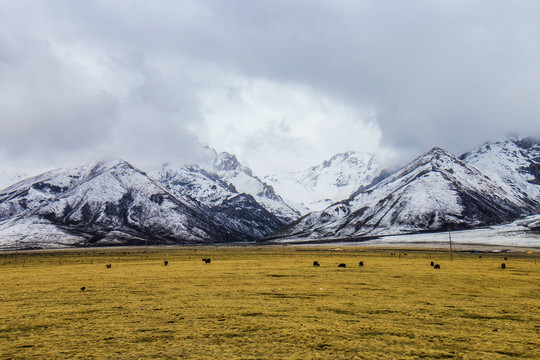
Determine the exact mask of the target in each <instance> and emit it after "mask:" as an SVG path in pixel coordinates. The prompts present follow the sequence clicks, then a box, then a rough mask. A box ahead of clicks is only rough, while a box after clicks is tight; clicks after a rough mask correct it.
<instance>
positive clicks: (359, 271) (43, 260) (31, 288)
mask: <svg viewBox="0 0 540 360" xmlns="http://www.w3.org/2000/svg"><path fill="white" fill-rule="evenodd" d="M391 253H395V255H391ZM405 253H406V254H407V255H404V254H405ZM479 256H482V258H479ZM167 257H168V259H169V265H168V266H166V267H165V266H164V264H163V260H165V259H166V258H167ZM205 257H209V258H211V259H212V262H211V264H208V265H206V264H204V262H202V261H201V259H202V258H205ZM503 257H508V260H506V261H504V260H503ZM314 260H317V261H319V262H320V264H321V266H320V267H313V266H312V263H313V261H314ZM359 261H363V262H364V267H363V268H360V267H359V266H358V263H359ZM430 261H435V262H436V263H438V264H440V265H441V270H434V269H433V268H432V267H431V266H430ZM109 262H110V263H111V264H112V267H111V268H110V269H106V267H105V264H106V263H109ZM502 262H505V263H506V265H507V268H506V269H505V270H502V269H501V266H500V265H501V263H502ZM339 263H346V264H347V267H346V268H338V267H337V264H339ZM0 286H1V288H0V358H1V359H62V358H66V359H67V358H70V359H71V358H80V359H90V358H91V359H135V358H138V359H140V358H143V359H144V358H187V359H197V358H201V359H420V358H427V359H443V358H448V359H511V358H524V359H527V358H528V359H539V358H540V310H539V309H540V256H539V254H538V253H535V254H532V255H525V254H522V253H509V254H506V253H505V254H503V253H501V254H469V253H460V254H457V255H455V257H454V260H453V261H450V257H449V255H448V253H443V252H437V251H429V250H421V251H415V250H412V249H409V250H401V251H399V250H389V249H385V250H382V249H366V248H352V247H351V248H343V251H339V252H336V251H331V250H330V248H329V247H314V248H308V247H285V248H281V247H261V248H258V247H246V248H232V247H216V248H201V247H197V248H195V247H194V248H160V249H151V250H149V252H148V253H145V252H144V249H109V250H101V249H99V250H96V249H91V250H74V251H61V252H34V253H23V254H21V253H19V254H13V253H4V254H0ZM83 286H84V287H85V288H86V289H85V290H84V291H82V290H81V287H83Z"/></svg>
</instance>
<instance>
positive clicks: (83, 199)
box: [0, 160, 265, 247]
mask: <svg viewBox="0 0 540 360" xmlns="http://www.w3.org/2000/svg"><path fill="white" fill-rule="evenodd" d="M224 203H225V204H224ZM199 205H200V204H199V203H198V201H196V200H195V199H192V198H188V197H181V196H180V194H178V193H176V192H172V191H169V190H167V189H166V188H165V186H163V185H162V184H161V183H160V182H158V181H157V180H154V179H152V178H150V177H148V176H147V175H146V173H144V172H142V171H140V170H138V169H136V168H134V167H133V166H131V165H130V164H128V163H126V162H124V161H121V160H112V161H108V162H99V163H94V164H85V165H82V166H80V167H77V168H71V169H58V170H54V171H50V172H47V173H45V174H42V175H39V176H36V177H33V178H30V179H27V180H23V181H21V182H19V183H17V184H14V185H12V186H10V187H8V188H6V189H4V190H2V191H1V192H0V239H1V240H0V242H1V245H2V246H3V247H10V246H13V245H14V244H15V243H18V245H19V246H21V247H50V246H53V247H54V246H59V245H70V246H87V245H111V244H130V245H136V244H139V245H140V244H144V243H146V242H147V241H148V242H149V243H150V244H178V243H197V242H198V243H214V242H232V241H246V240H253V239H254V238H255V237H254V236H253V233H252V232H251V233H246V232H244V231H242V230H243V228H241V227H239V226H237V225H238V224H233V225H232V226H231V224H229V223H223V222H221V221H220V218H219V217H216V216H215V214H213V213H212V212H210V211H209V209H208V208H205V207H201V206H199ZM220 205H221V206H222V207H223V208H224V209H223V211H227V209H230V208H231V207H232V208H234V209H240V211H241V210H244V209H245V208H246V209H248V208H249V210H246V211H248V212H252V211H253V212H255V213H257V212H259V213H260V212H265V210H264V209H262V208H261V207H260V206H258V204H257V203H256V202H254V201H250V199H246V197H240V198H235V197H232V198H226V199H225V200H224V201H223V202H222V203H221V204H220ZM238 217H239V215H236V218H238ZM231 218H232V217H231ZM253 218H255V219H254V220H253ZM251 220H253V222H252V221H251ZM258 221H259V220H258V219H257V218H256V216H252V218H251V219H248V220H246V223H245V224H244V225H245V227H253V228H256V229H258V226H259V224H258ZM259 228H260V227H259Z"/></svg>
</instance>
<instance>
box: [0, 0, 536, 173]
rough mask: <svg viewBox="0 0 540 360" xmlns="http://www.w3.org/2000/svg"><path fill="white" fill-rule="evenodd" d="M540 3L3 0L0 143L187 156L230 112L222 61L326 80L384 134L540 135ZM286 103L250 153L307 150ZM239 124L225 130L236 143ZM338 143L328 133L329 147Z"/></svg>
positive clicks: (412, 141) (458, 148)
mask: <svg viewBox="0 0 540 360" xmlns="http://www.w3.org/2000/svg"><path fill="white" fill-rule="evenodd" d="M539 10H540V3H538V2H537V1H514V2H509V1H502V0H501V1H407V2H381V1H338V2H329V1H296V2H290V1H249V2H246V1H234V0H233V1H180V2H170V1H153V2H143V1H140V2H131V1H130V2H128V1H125V2H124V1H116V2H113V3H111V2H100V1H97V2H87V1H73V2H64V1H42V2H38V1H31V2H30V1H12V2H9V1H8V2H4V3H3V5H2V9H0V24H2V25H0V96H1V99H2V100H0V114H2V115H1V118H0V123H1V125H2V127H3V128H4V129H5V131H4V132H3V134H1V135H0V141H1V144H0V154H3V158H4V161H9V160H14V159H22V158H27V159H29V158H33V157H38V158H39V157H41V158H42V159H41V161H46V159H47V158H51V157H56V158H59V157H60V158H66V159H68V158H72V159H74V160H76V159H77V158H78V157H81V156H91V155H94V154H111V155H113V156H117V155H118V156H122V157H126V158H133V159H135V160H137V159H140V161H153V160H154V159H165V158H168V159H169V160H178V161H182V160H185V161H188V160H190V159H193V158H195V157H196V154H195V151H194V150H193V149H194V148H196V147H197V146H198V144H199V142H200V141H201V139H205V132H206V131H210V130H211V129H208V127H209V126H215V125H216V122H215V121H220V120H215V121H214V122H212V121H209V120H208V119H205V118H204V114H205V113H208V111H204V110H205V109H203V108H202V106H203V104H204V106H215V107H217V108H214V109H212V111H211V113H213V114H217V113H219V112H220V108H219V106H221V105H223V102H216V103H211V102H208V101H206V100H205V99H206V98H207V96H208V95H207V94H208V93H212V92H213V91H214V90H215V89H216V88H219V89H221V90H219V91H222V89H223V88H224V87H227V85H226V84H224V83H223V81H222V78H223V77H222V76H217V77H215V78H214V76H213V75H212V74H221V75H224V76H228V75H231V76H232V77H236V78H242V79H248V80H249V79H253V80H254V81H259V80H261V79H262V80H264V81H268V82H271V83H272V84H274V85H273V87H274V88H276V89H277V90H276V91H280V90H279V89H280V86H283V88H284V89H286V88H287V89H288V88H290V86H300V87H303V88H305V89H309V91H307V92H306V94H307V95H306V96H308V95H309V94H318V95H316V96H314V97H313V99H314V100H313V101H316V100H317V99H319V97H325V98H327V99H330V100H329V101H332V102H333V103H334V104H336V107H340V106H343V107H346V108H348V109H353V110H354V111H356V112H357V113H359V114H360V113H364V112H366V111H368V112H372V111H373V112H374V114H375V115H374V116H373V117H370V118H369V119H365V118H362V117H358V118H357V120H356V121H357V122H359V124H360V125H361V124H371V123H375V124H376V126H378V128H379V129H380V132H381V134H382V140H381V141H382V143H381V144H380V147H390V148H393V149H395V150H396V151H397V152H401V153H406V154H411V155H412V154H414V153H417V152H419V151H424V150H426V149H428V148H429V147H431V146H435V145H437V146H441V147H444V148H447V149H448V150H450V151H452V152H455V153H457V154H459V153H461V152H464V151H467V150H469V149H470V148H472V147H474V146H476V145H479V144H480V143H482V142H484V141H486V140H490V139H496V138H500V137H503V136H505V135H507V134H509V133H512V134H516V133H517V134H522V135H533V136H540V121H538V119H537V118H536V117H537V114H538V113H539V112H540V102H538V101H537V100H536V94H538V93H539V92H540V72H539V71H538V64H539V63H540V45H539V43H538V40H537V39H538V38H540V25H539V23H538V21H537V16H536V15H537V14H538V13H539ZM216 79H218V80H216ZM232 88H234V86H233V87H232ZM247 88H248V89H250V87H247ZM252 98H253V99H256V101H258V102H259V103H255V104H250V109H251V110H250V111H251V113H253V122H258V121H260V120H259V118H258V117H257V109H260V110H261V111H262V110H264V109H268V108H269V107H271V106H270V105H272V104H270V105H269V104H268V103H267V102H266V101H267V100H265V98H264V97H257V96H254V97H252ZM230 102H232V103H234V102H236V103H237V104H239V105H241V104H242V100H235V98H234V97H231V98H230ZM292 103H293V104H294V102H292ZM274 108H277V110H276V111H275V113H273V114H272V116H275V119H273V120H272V121H274V122H276V121H277V122H281V121H285V122H286V123H285V124H284V126H283V127H282V128H280V129H275V130H272V129H269V128H268V124H269V123H272V121H270V120H268V121H266V122H262V123H261V125H260V131H259V133H258V135H257V136H255V137H254V138H253V139H251V140H246V141H244V142H243V143H244V144H245V145H242V146H245V148H244V151H242V150H241V151H240V152H241V153H242V154H243V156H244V158H245V159H246V160H247V161H248V162H250V163H252V164H253V163H255V162H257V159H255V158H250V157H249V156H250V155H249V154H250V153H251V154H255V153H257V151H252V149H265V150H264V151H265V153H266V154H271V153H272V149H273V147H272V146H273V144H279V145H275V146H279V148H280V149H281V150H280V152H279V154H277V153H276V156H280V157H283V153H284V151H285V149H287V144H288V143H290V150H291V152H295V153H298V152H299V151H301V149H299V147H300V146H299V144H302V142H303V141H305V140H306V139H301V138H299V137H298V134H292V133H291V132H290V131H292V130H288V129H295V126H294V124H293V123H294V120H292V119H290V116H291V115H290V114H291V111H289V112H288V113H287V114H289V117H285V116H280V113H279V111H278V110H279V104H278V106H275V107H274ZM332 108H333V107H332ZM206 110H207V109H206ZM234 114H235V113H233V114H232V115H234ZM308 115H309V114H306V113H305V112H301V113H299V114H298V116H308ZM260 116H261V118H263V117H264V116H267V114H265V115H260ZM283 119H285V120H283ZM228 121H231V122H234V121H235V120H234V119H229V120H228ZM329 121H332V119H329ZM288 122H290V124H291V126H289V124H288ZM336 122H337V123H339V124H342V123H343V124H345V123H346V121H344V120H342V119H340V120H336ZM205 127H206V131H205ZM231 128H234V127H231ZM357 128H358V129H360V128H362V126H358V127H357ZM365 128H366V129H368V128H369V126H365ZM257 131H258V130H257V129H256V128H255V129H254V130H253V132H254V133H255V132H257ZM366 131H368V130H366ZM366 134H367V135H366ZM324 135H325V134H324V133H321V134H318V135H313V139H324ZM235 136H236V134H235V133H227V131H226V129H224V130H223V136H222V137H223V138H224V139H226V138H227V139H229V140H228V141H229V142H232V141H234V137H235ZM306 136H307V135H306ZM351 136H357V137H359V138H361V136H360V135H359V134H358V133H355V134H351ZM364 136H369V133H367V132H366V133H365V134H364ZM265 139H266V140H265ZM295 139H296V140H295ZM351 139H353V138H351ZM314 141H315V140H314ZM145 142H148V145H147V146H141V144H144V143H145ZM350 142H351V143H352V141H350ZM335 143H336V141H327V142H324V141H323V142H321V145H320V146H321V147H325V146H326V147H328V148H329V149H328V152H331V150H332V149H330V147H332V146H335ZM346 143H348V142H346ZM210 145H214V146H215V145H216V144H210ZM218 150H220V149H218ZM363 150H364V149H363ZM373 150H378V148H376V147H374V148H373ZM306 151H309V150H308V149H307V150H306ZM320 154H322V152H321V153H320ZM321 156H322V155H321ZM301 157H302V158H305V159H306V162H309V160H307V159H309V154H304V155H303V156H301ZM171 158H172V159H171ZM276 159H277V158H276ZM276 159H271V160H269V159H268V158H266V159H265V160H264V161H262V160H261V164H260V165H259V166H255V167H258V168H262V167H263V165H264V162H267V163H273V164H279V161H278V160H276ZM318 160H319V159H315V158H313V159H312V162H315V161H318ZM307 165H311V164H306V166H307ZM276 166H277V165H276Z"/></svg>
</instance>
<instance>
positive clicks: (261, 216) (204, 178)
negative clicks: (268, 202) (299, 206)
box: [151, 164, 287, 239]
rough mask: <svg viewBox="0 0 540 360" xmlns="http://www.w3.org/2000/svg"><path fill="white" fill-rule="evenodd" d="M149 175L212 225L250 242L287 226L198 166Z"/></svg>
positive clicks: (170, 167)
mask: <svg viewBox="0 0 540 360" xmlns="http://www.w3.org/2000/svg"><path fill="white" fill-rule="evenodd" d="M151 175H152V177H153V178H155V179H157V180H158V181H159V182H160V183H161V184H162V185H163V186H165V188H166V189H167V190H168V191H170V192H172V193H173V194H176V195H178V196H179V197H183V198H189V199H192V200H193V201H195V202H196V204H197V206H198V207H200V208H202V209H204V210H205V211H206V212H208V213H211V214H212V217H213V219H214V221H217V222H219V223H221V224H226V226H227V227H229V228H232V229H234V230H235V231H238V232H240V233H242V234H245V235H248V236H249V237H251V238H253V239H258V238H262V237H264V236H265V235H268V234H270V233H272V232H274V231H276V230H278V229H280V228H281V227H283V226H284V225H286V224H287V222H286V221H284V220H282V219H280V218H278V217H276V216H275V215H274V214H272V213H271V212H269V211H268V210H267V209H266V208H265V207H264V206H262V205H261V204H260V203H258V202H257V201H256V200H255V198H254V197H253V196H252V195H250V194H246V193H238V192H237V191H236V188H235V187H234V186H233V185H232V184H231V183H228V182H226V181H224V180H223V179H222V178H221V177H220V176H219V175H217V174H216V173H213V172H208V171H206V170H204V169H202V168H200V167H199V166H197V165H191V166H180V167H178V166H174V165H172V164H164V165H163V166H162V167H161V169H160V170H159V171H157V172H156V173H154V174H151Z"/></svg>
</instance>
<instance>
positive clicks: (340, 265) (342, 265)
mask: <svg viewBox="0 0 540 360" xmlns="http://www.w3.org/2000/svg"><path fill="white" fill-rule="evenodd" d="M337 267H347V265H345V264H344V263H341V264H339V265H338V266H337Z"/></svg>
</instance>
